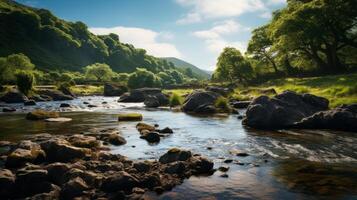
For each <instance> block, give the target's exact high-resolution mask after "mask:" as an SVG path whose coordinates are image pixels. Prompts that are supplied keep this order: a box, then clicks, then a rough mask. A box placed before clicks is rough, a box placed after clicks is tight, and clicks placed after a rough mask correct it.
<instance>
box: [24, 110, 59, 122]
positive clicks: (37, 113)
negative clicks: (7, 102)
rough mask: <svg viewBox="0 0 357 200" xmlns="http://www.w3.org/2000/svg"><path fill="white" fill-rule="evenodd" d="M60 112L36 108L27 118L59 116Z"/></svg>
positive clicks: (37, 118) (38, 118) (36, 118)
mask: <svg viewBox="0 0 357 200" xmlns="http://www.w3.org/2000/svg"><path fill="white" fill-rule="evenodd" d="M58 117H59V114H58V113H57V112H50V111H45V110H41V109H38V110H34V111H32V112H29V113H27V115H26V119H28V120H43V119H48V118H58Z"/></svg>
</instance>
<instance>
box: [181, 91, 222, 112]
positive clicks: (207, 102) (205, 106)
mask: <svg viewBox="0 0 357 200" xmlns="http://www.w3.org/2000/svg"><path fill="white" fill-rule="evenodd" d="M219 96H220V95H219V94H217V93H215V92H210V91H200V90H196V91H194V92H192V93H191V94H190V95H188V96H187V97H186V99H185V101H184V103H183V107H182V110H183V111H184V112H200V113H204V112H206V111H207V112H208V113H213V109H212V108H213V107H214V106H213V105H214V103H215V101H216V100H217V98H218V97H219Z"/></svg>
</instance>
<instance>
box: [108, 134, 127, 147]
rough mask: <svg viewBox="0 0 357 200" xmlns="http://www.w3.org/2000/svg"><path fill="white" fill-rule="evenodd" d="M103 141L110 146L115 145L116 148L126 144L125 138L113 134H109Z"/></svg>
mask: <svg viewBox="0 0 357 200" xmlns="http://www.w3.org/2000/svg"><path fill="white" fill-rule="evenodd" d="M105 141H107V142H109V143H110V144H112V145H116V146H119V145H123V144H126V140H125V138H123V137H122V136H120V135H118V134H115V133H113V134H110V135H109V136H108V138H107V139H106V140H105Z"/></svg>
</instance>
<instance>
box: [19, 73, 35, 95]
mask: <svg viewBox="0 0 357 200" xmlns="http://www.w3.org/2000/svg"><path fill="white" fill-rule="evenodd" d="M34 82H35V78H34V76H33V74H32V73H31V72H28V71H19V72H18V73H16V84H17V87H18V88H19V90H20V91H21V92H22V93H24V94H25V95H28V93H29V91H31V90H32V87H33V84H34Z"/></svg>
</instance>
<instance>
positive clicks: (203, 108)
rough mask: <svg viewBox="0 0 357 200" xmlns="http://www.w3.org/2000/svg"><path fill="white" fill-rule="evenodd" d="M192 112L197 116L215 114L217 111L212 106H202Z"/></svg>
mask: <svg viewBox="0 0 357 200" xmlns="http://www.w3.org/2000/svg"><path fill="white" fill-rule="evenodd" d="M193 112H194V113H197V114H214V113H216V112H217V109H216V107H215V106H213V105H207V104H204V105H200V106H198V107H197V108H196V109H195V110H194V111H193Z"/></svg>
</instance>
